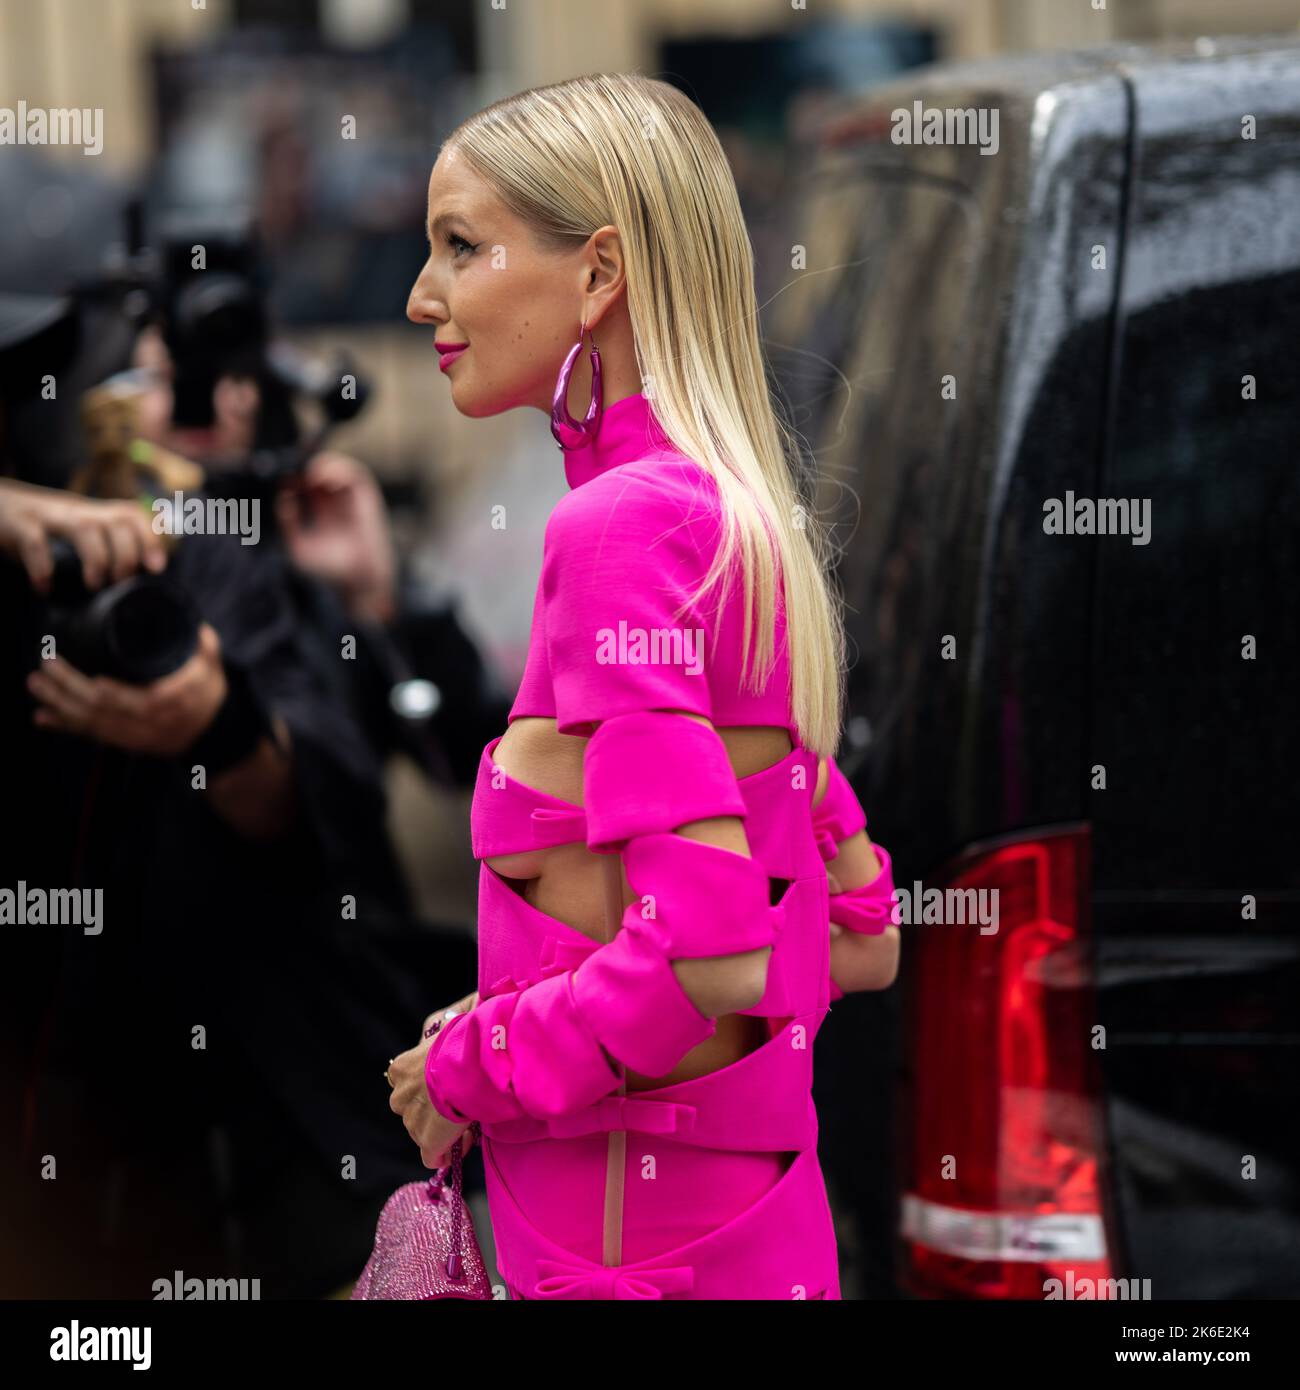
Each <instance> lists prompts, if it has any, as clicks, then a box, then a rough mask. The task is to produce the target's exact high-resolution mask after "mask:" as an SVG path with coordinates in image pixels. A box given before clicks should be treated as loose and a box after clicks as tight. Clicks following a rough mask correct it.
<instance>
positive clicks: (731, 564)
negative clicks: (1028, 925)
mask: <svg viewBox="0 0 1300 1390" xmlns="http://www.w3.org/2000/svg"><path fill="white" fill-rule="evenodd" d="M444 145H450V146H452V147H454V149H455V150H456V151H457V153H458V154H459V155H461V156H463V157H464V159H465V160H466V161H467V162H468V164H469V165H470V167H471V168H472V169H473V170H474V171H475V173H477V174H478V175H479V176H480V177H481V178H482V179H483V180H484V181H485V182H487V183H488V184H490V185H491V186H492V188H493V189H494V190H495V191H496V193H497V194H498V195H499V196H500V198H501V199H502V201H503V202H504V203H505V204H506V205H507V206H508V207H509V208H510V209H511V211H512V212H514V213H515V215H516V216H518V217H520V218H521V219H523V220H524V221H526V222H528V223H529V224H530V225H531V226H532V228H533V229H534V232H535V235H536V236H537V238H538V241H539V244H541V245H543V246H554V247H555V248H556V249H557V250H558V249H565V248H571V247H573V246H575V245H581V243H582V242H584V241H586V240H587V238H588V237H590V236H591V234H592V233H593V232H594V231H596V230H597V228H599V227H603V226H605V225H607V224H608V225H612V226H614V227H616V228H617V229H618V232H619V237H620V241H621V242H622V247H623V254H624V264H625V268H626V278H627V296H628V312H629V315H630V317H631V321H632V326H633V334H634V337H635V340H636V351H637V362H638V368H639V370H640V374H641V379H642V382H643V383H644V390H645V395H646V397H647V399H648V400H650V401H651V402H652V403H653V407H654V413H655V416H656V417H657V419H658V420H659V422H660V424H661V425H662V426H663V429H664V432H665V433H666V434H667V435H668V437H669V439H670V440H671V441H672V443H673V445H674V446H675V447H676V448H677V449H679V450H680V451H681V452H682V453H683V454H685V455H686V456H687V457H688V458H691V459H693V460H694V461H695V462H697V463H699V464H700V465H701V466H702V467H704V468H705V469H707V470H708V472H709V473H710V474H711V475H712V477H713V478H714V479H715V481H716V483H717V487H718V494H719V498H720V501H721V512H722V530H721V535H720V543H719V547H718V553H717V555H716V556H715V558H714V562H713V565H712V566H711V568H710V570H709V573H708V575H707V576H706V577H705V579H704V581H703V583H702V584H701V587H700V589H699V590H698V591H697V593H696V594H695V595H694V596H693V598H694V599H695V600H698V599H699V598H700V597H702V595H703V594H704V593H705V592H706V591H707V590H709V589H710V588H712V587H713V586H714V585H716V584H718V583H719V581H721V582H722V583H723V593H724V595H725V593H726V591H727V588H728V587H729V586H730V584H731V583H732V582H733V571H734V568H735V566H736V561H737V558H738V559H739V569H740V571H741V574H742V576H743V586H744V588H743V593H744V612H745V619H744V632H743V651H742V659H743V663H744V667H743V670H744V675H743V677H742V679H743V686H744V688H745V689H748V690H750V691H754V692H756V693H760V692H761V691H762V690H763V689H764V688H765V687H766V684H767V681H768V679H769V677H770V675H771V670H772V666H773V663H774V662H775V656H776V653H775V620H776V599H777V587H776V586H777V583H778V578H781V579H783V598H784V603H785V613H786V635H787V640H788V642H789V653H790V675H791V695H792V705H793V708H792V718H793V723H794V725H795V727H796V728H797V729H798V730H799V734H800V738H801V740H802V743H803V746H804V747H806V748H808V749H809V750H811V751H812V752H814V753H816V754H817V755H818V756H819V757H828V756H833V755H834V753H835V752H836V749H837V748H838V746H839V736H840V725H841V719H842V714H843V706H844V683H845V634H844V625H843V614H842V610H841V605H840V602H839V599H838V596H837V595H836V594H835V593H834V592H833V591H832V588H831V585H830V583H829V579H828V575H829V570H830V560H831V552H830V549H829V543H828V541H827V538H826V536H825V534H824V532H823V531H822V530H821V528H820V526H818V525H816V524H815V522H814V519H813V518H812V517H811V516H810V514H809V511H808V509H807V508H806V507H805V506H804V504H803V502H802V500H801V498H800V496H799V492H798V489H797V487H796V485H795V481H794V479H795V476H796V469H797V467H798V460H799V451H798V443H797V440H796V438H795V435H794V433H793V431H792V430H791V429H790V428H789V427H788V425H787V424H786V423H785V422H784V420H782V419H780V418H779V417H778V414H777V411H776V409H775V408H774V405H773V402H772V398H771V394H770V392H769V390H768V386H767V380H766V376H765V372H764V360H763V352H762V348H761V346H760V343H759V337H758V307H757V303H756V296H755V290H754V251H753V246H752V244H751V242H750V239H749V232H748V229H747V228H746V226H745V220H744V216H743V214H742V212H741V207H740V198H739V195H738V193H737V191H736V183H735V179H734V177H733V175H732V172H731V166H730V165H729V163H728V162H727V158H726V155H725V154H724V153H723V149H722V146H721V144H720V143H719V141H718V137H717V135H716V133H715V132H714V130H713V127H712V126H711V125H710V124H709V122H708V120H707V119H706V118H705V116H704V113H703V112H702V111H701V110H700V109H699V107H698V106H696V105H695V103H694V102H692V101H691V100H690V99H689V98H688V97H687V96H685V95H684V94H683V93H682V92H681V91H679V90H678V89H677V88H676V87H674V86H672V85H671V84H670V83H667V82H662V81H659V80H658V79H655V78H650V77H645V76H642V75H641V74H639V73H598V74H594V75H590V76H585V77H575V78H571V79H569V80H568V81H564V82H557V83H554V84H551V85H549V86H545V87H535V88H532V89H530V90H529V91H525V92H520V93H518V94H517V95H515V96H512V97H507V98H504V99H503V100H501V101H497V102H494V103H493V104H492V105H491V106H488V107H485V108H484V109H483V110H482V111H479V112H477V113H476V114H475V115H473V116H471V117H470V118H469V119H468V120H466V121H465V122H464V123H463V124H462V125H460V126H459V127H457V129H456V130H455V131H453V132H452V134H451V135H450V136H448V138H447V140H446V141H445V142H444ZM755 597H757V613H756V614H755ZM755 629H757V645H756V646H755ZM758 668H761V672H760V670H759V669H758Z"/></svg>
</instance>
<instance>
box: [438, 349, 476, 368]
mask: <svg viewBox="0 0 1300 1390" xmlns="http://www.w3.org/2000/svg"><path fill="white" fill-rule="evenodd" d="M433 346H434V350H435V351H436V352H437V353H438V368H439V370H440V371H444V372H445V371H446V370H447V368H448V367H450V366H451V364H452V363H453V362H454V361H455V360H456V359H457V358H458V357H459V356H460V355H461V353H462V352H464V351H465V350H466V349H467V348H468V347H469V344H468V343H434V345H433Z"/></svg>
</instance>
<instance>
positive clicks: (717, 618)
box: [426, 395, 840, 1299]
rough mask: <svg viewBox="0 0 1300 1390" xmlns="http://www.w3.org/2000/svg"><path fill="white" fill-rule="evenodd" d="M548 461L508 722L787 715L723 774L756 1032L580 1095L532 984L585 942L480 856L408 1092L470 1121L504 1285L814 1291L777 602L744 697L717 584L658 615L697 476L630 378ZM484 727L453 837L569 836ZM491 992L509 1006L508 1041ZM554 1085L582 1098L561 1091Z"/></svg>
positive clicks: (558, 1291) (812, 1028)
mask: <svg viewBox="0 0 1300 1390" xmlns="http://www.w3.org/2000/svg"><path fill="white" fill-rule="evenodd" d="M564 463H565V473H566V478H567V480H568V483H569V489H570V490H569V492H568V493H567V494H566V495H565V497H563V498H562V499H561V500H560V502H559V503H558V504H557V506H556V508H555V510H554V512H553V513H552V516H551V518H550V519H549V521H548V524H547V530H546V543H545V548H544V557H543V565H542V573H541V580H540V583H539V585H538V589H537V595H536V600H535V605H534V610H533V625H532V632H531V642H530V648H529V655H528V660H527V665H526V669H525V672H524V676H523V680H522V683H521V685H520V688H519V693H518V696H517V698H516V700H515V702H514V706H513V708H512V709H511V712H510V716H509V719H510V722H513V721H514V720H515V719H518V718H521V717H524V716H541V717H549V718H553V719H556V720H557V728H558V730H559V732H561V733H571V734H577V735H585V734H588V733H590V731H591V730H592V728H593V727H594V726H595V725H596V724H597V723H598V722H599V721H601V720H603V719H610V718H613V717H614V716H616V715H626V714H629V713H632V712H633V711H637V710H689V711H692V712H696V713H700V714H703V715H706V716H707V717H709V718H710V719H711V720H712V722H713V724H714V726H715V727H719V728H725V727H727V726H734V725H769V726H770V725H775V726H779V727H783V728H785V729H787V730H788V731H789V733H790V737H791V741H792V743H793V745H794V746H793V749H792V751H791V752H790V753H789V754H788V755H787V756H786V757H784V758H783V759H781V761H779V762H778V763H776V764H774V765H773V766H771V767H768V768H766V769H764V770H763V771H761V772H758V773H756V774H754V775H753V776H749V777H744V778H741V779H739V781H738V783H737V786H738V788H739V791H740V794H741V796H742V797H743V802H744V806H745V808H746V814H745V819H744V824H745V831H746V835H747V837H748V841H749V846H750V851H751V854H752V855H753V857H754V859H755V860H756V861H758V862H759V863H760V864H761V865H762V867H763V868H764V869H765V870H766V872H767V874H768V875H769V877H770V878H771V879H772V880H774V881H775V882H774V884H773V888H772V894H771V897H772V901H773V902H778V900H779V905H778V912H779V915H780V919H781V927H780V931H779V934H778V936H777V939H776V942H775V945H774V947H773V950H772V954H771V957H770V962H769V967H768V977H767V990H766V993H765V994H764V996H763V998H762V1000H761V1001H760V1002H759V1003H758V1004H757V1005H755V1006H754V1007H753V1008H750V1009H746V1010H743V1012H744V1013H746V1014H754V1015H758V1016H760V1017H762V1018H764V1019H765V1020H766V1021H767V1031H768V1035H769V1038H768V1041H767V1043H766V1044H765V1045H763V1046H762V1047H760V1048H758V1049H757V1050H756V1051H754V1052H751V1053H749V1054H748V1055H747V1056H745V1057H742V1058H741V1059H740V1060H739V1061H736V1062H734V1063H732V1064H730V1065H729V1066H726V1067H723V1068H722V1069H720V1070H718V1071H714V1072H712V1073H710V1074H709V1075H706V1076H702V1077H699V1078H698V1079H695V1080H690V1081H683V1082H679V1083H677V1084H676V1085H669V1086H663V1087H660V1088H658V1089H655V1090H643V1091H632V1092H630V1093H628V1094H626V1095H620V1094H617V1093H616V1092H617V1088H618V1076H617V1073H615V1072H611V1073H610V1075H609V1077H608V1078H607V1081H608V1090H607V1092H606V1093H604V1094H595V1095H594V1096H593V1092H599V1091H600V1090H601V1087H602V1086H603V1085H604V1084H605V1082H602V1081H597V1083H596V1084H595V1085H594V1086H586V1089H585V1090H582V1091H581V1092H579V1091H578V1086H579V1083H578V1081H577V1079H576V1078H575V1076H574V1074H573V1072H572V1070H571V1069H570V1067H569V1066H568V1065H567V1064H566V1061H565V1057H566V1054H565V1051H564V1047H565V1039H566V1036H567V1033H566V1030H571V1029H574V1028H575V1027H577V1026H578V1025H575V1023H574V1021H573V1018H572V1015H571V1013H570V1012H564V1010H563V1009H560V1006H559V1005H558V1004H557V1003H554V1002H553V1001H557V1000H559V999H560V998H561V995H560V994H559V993H557V988H560V987H562V986H561V985H560V983H559V982H556V981H554V980H553V977H555V976H557V975H564V974H566V973H570V972H573V971H574V970H575V968H576V967H577V966H579V965H580V964H581V963H582V962H583V961H584V960H586V959H587V958H588V957H589V956H590V955H591V954H592V953H593V952H594V951H597V950H599V949H601V943H599V942H596V941H593V940H592V939H591V938H590V937H588V936H587V935H585V934H584V933H582V932H580V931H578V930H576V929H574V928H572V927H570V926H568V925H566V924H565V923H563V922H560V921H558V920H556V919H555V918H552V917H550V916H548V915H546V914H545V913H543V912H541V911H539V910H537V909H536V908H534V907H533V906H531V905H530V904H529V903H527V902H526V901H525V900H524V899H523V898H522V897H520V896H519V894H518V893H516V892H515V891H514V890H512V889H511V888H510V887H509V886H508V884H507V882H506V880H504V879H502V878H501V877H500V876H499V875H498V874H497V873H496V872H495V871H494V870H493V869H492V868H490V867H489V866H488V865H487V864H486V863H480V873H479V915H478V990H479V996H480V1005H479V1007H478V1008H477V1009H475V1010H472V1011H471V1012H470V1013H469V1014H465V1015H462V1016H460V1017H457V1018H454V1019H452V1020H451V1021H450V1022H449V1023H448V1024H446V1025H445V1026H444V1027H443V1029H442V1030H441V1032H440V1033H439V1034H438V1036H437V1037H436V1039H435V1043H434V1046H433V1047H432V1048H431V1049H430V1052H429V1055H428V1064H427V1068H426V1075H427V1078H428V1084H429V1093H430V1096H431V1098H432V1100H433V1102H434V1105H435V1107H436V1108H437V1109H438V1110H439V1111H440V1112H441V1113H443V1114H444V1115H447V1116H449V1117H451V1118H454V1119H456V1120H457V1121H464V1120H466V1119H478V1120H480V1123H481V1126H482V1135H483V1144H482V1153H483V1162H484V1171H485V1175H486V1183H487V1195H488V1202H489V1207H490V1211H491V1216H492V1227H493V1232H494V1236H495V1240H496V1249H497V1259H498V1265H499V1267H500V1270H501V1273H502V1275H503V1277H504V1279H505V1280H506V1283H507V1285H508V1288H509V1290H510V1293H511V1296H512V1297H516V1298H518V1297H522V1298H581V1299H586V1298H651V1299H652V1298H670V1299H715V1298H723V1299H733V1298H735V1299H778V1298H779V1299H798V1298H821V1299H837V1298H839V1297H840V1286H839V1272H838V1261H837V1253H836V1243H835V1235H834V1230H833V1225H832V1220H831V1212H830V1207H829V1203H828V1201H827V1196H826V1188H825V1183H824V1180H823V1177H822V1172H821V1168H820V1166H819V1164H818V1160H817V1152H816V1143H817V1116H816V1112H815V1109H814V1106H813V1100H812V1076H813V1042H814V1039H815V1038H816V1036H817V1032H818V1029H819V1028H820V1026H821V1023H822V1020H823V1019H824V1018H825V1016H826V1013H827V1009H828V1007H829V1002H830V997H831V982H830V978H829V932H828V894H827V878H826V866H825V863H824V857H825V853H826V851H825V849H823V848H822V847H820V846H819V840H818V835H817V834H816V833H815V831H814V825H813V816H812V811H811V802H812V797H813V793H814V790H815V787H816V784H817V764H818V760H817V756H816V755H815V754H814V753H812V752H810V751H808V750H807V749H805V748H803V747H801V746H800V742H799V734H798V731H797V729H795V728H794V726H793V724H792V720H791V704H790V676H789V664H788V652H787V649H786V643H785V628H784V615H783V613H782V612H780V609H779V608H778V626H777V632H776V640H777V653H778V660H777V664H776V667H775V670H774V672H773V675H772V677H771V679H770V680H769V682H768V684H767V687H766V689H765V690H764V692H763V693H762V694H760V695H756V694H753V693H750V692H747V691H742V690H741V688H740V671H741V633H742V625H743V609H742V586H741V585H740V583H739V582H737V583H736V585H735V586H734V587H733V590H732V592H731V593H730V594H729V595H728V597H727V599H726V602H725V603H724V604H723V605H722V606H721V607H720V608H718V607H717V596H716V592H715V594H714V595H711V596H710V602H711V603H712V604H713V607H711V608H710V607H709V606H708V605H705V606H704V607H703V608H701V609H699V610H696V611H695V613H694V615H693V618H691V619H686V620H683V619H681V618H677V617H675V616H674V614H675V611H676V608H677V606H678V604H680V603H681V602H682V601H683V600H684V599H685V598H686V596H687V595H688V594H689V593H691V592H693V590H694V588H695V586H696V584H697V582H698V580H699V579H701V578H702V577H703V576H704V574H705V573H706V571H707V569H708V564H709V561H710V560H711V559H712V557H713V555H714V553H715V549H714V548H715V547H716V544H717V538H718V534H719V512H718V506H717V499H716V491H715V485H714V483H713V481H712V479H711V478H710V477H709V475H708V474H707V473H706V472H705V471H704V470H703V469H702V468H701V467H700V466H699V465H697V464H695V463H694V462H692V461H691V460H690V459H688V458H686V457H684V456H683V455H682V454H681V453H679V452H677V451H676V450H675V449H674V448H673V447H672V445H671V444H670V443H669V442H668V440H667V438H666V436H664V434H663V432H662V430H661V429H660V428H659V425H658V423H657V421H656V420H655V418H654V415H653V412H652V410H651V407H650V404H649V402H648V401H647V399H646V397H645V396H644V395H635V396H630V397H627V398H625V399H624V400H621V401H618V402H616V403H615V404H614V405H612V406H610V407H608V408H607V409H606V410H605V411H604V414H603V418H602V420H601V423H600V429H599V433H598V436H597V439H596V441H595V443H594V444H592V445H588V446H586V447H584V448H582V449H580V450H574V451H570V452H568V453H566V454H565V457H564ZM593 618H594V619H595V620H597V621H600V622H601V623H602V629H601V630H606V629H607V635H608V637H609V640H610V642H611V659H610V661H609V662H608V664H606V665H603V666H599V667H593V664H592V662H591V660H590V657H589V655H587V653H586V650H585V649H584V651H583V652H582V653H581V656H582V657H584V658H585V659H580V654H579V652H578V647H579V645H580V644H582V643H589V642H590V632H591V631H592V630H593V629H592V622H593ZM682 621H693V622H695V623H697V624H698V629H699V631H700V632H701V633H702V634H703V636H704V638H705V643H704V647H703V650H702V651H696V652H692V653H690V654H689V661H688V660H686V659H685V658H684V659H683V660H679V661H677V662H676V663H674V662H673V661H670V660H660V661H658V662H656V661H654V660H650V659H647V652H646V650H645V649H644V648H642V649H641V650H640V655H639V656H638V655H637V648H636V640H637V636H636V635H637V633H638V632H642V633H644V632H646V631H648V630H652V629H655V628H661V629H663V628H667V627H669V626H670V625H680V624H681V622H682ZM715 637H716V647H715V646H713V645H712V644H713V641H714V638H715ZM681 655H682V654H681V653H679V656H681ZM691 661H693V662H694V663H695V664H694V665H693V666H692V665H690V664H689V663H690V662H691ZM675 722H676V723H678V724H689V723H690V722H691V721H688V720H677V721H675ZM697 727H698V726H697ZM499 741H500V739H499V738H497V739H493V740H492V742H491V743H489V744H488V746H487V747H486V748H485V749H484V750H483V755H482V760H481V763H480V768H479V775H478V783H477V787H476V790H475V795H474V802H473V810H472V816H471V828H472V839H473V851H474V855H475V857H476V858H477V859H479V860H480V861H483V860H486V859H488V858H490V857H492V856H496V855H504V854H513V853H519V852H523V851H530V850H537V849H540V848H545V847H548V846H553V845H560V844H565V843H569V842H573V841H586V839H587V823H586V817H585V814H584V811H583V808H582V807H581V806H577V805H574V804H572V803H569V802H566V801H561V800H558V799H557V798H555V797H553V796H548V795H546V794H544V793H542V792H539V791H535V790H534V789H532V788H531V787H528V786H525V785H524V784H523V783H521V782H518V781H516V780H515V779H513V778H511V777H509V776H507V775H506V774H505V773H504V771H502V770H501V769H500V768H498V767H497V766H496V765H495V764H494V762H493V760H492V755H493V753H494V751H495V749H496V745H497V743H498V742H499ZM681 823H684V821H683V822H681ZM831 852H833V850H832V851H831ZM787 885H788V886H787ZM542 982H547V983H545V984H543V983H542ZM538 986H540V989H538V988H536V987H538ZM553 986H555V988H553ZM521 991H522V993H519V992H521ZM563 999H564V1000H565V1001H566V1002H565V1005H564V1009H571V1003H570V1002H569V996H568V995H567V994H565V995H564V996H563ZM485 1004H487V1006H488V1007H487V1008H486V1009H485V1007H484V1005H485ZM493 1009H497V1010H499V1011H500V1014H501V1017H502V1018H504V1017H506V1016H507V1015H508V1017H509V1019H510V1027H511V1034H510V1045H509V1048H508V1050H503V1049H501V1048H500V1046H499V1035H501V1034H503V1033H504V1025H503V1024H500V1023H495V1024H494V1021H493V1019H494V1015H493V1013H492V1010H493ZM530 1009H531V1010H532V1012H530ZM561 1014H563V1016H562V1017H561ZM651 1074H653V1073H651ZM583 1084H584V1085H585V1083H583ZM566 1088H567V1089H566ZM574 1094H580V1095H581V1097H582V1099H581V1102H580V1103H578V1104H576V1105H572V1106H571V1104H570V1100H569V1099H568V1097H570V1096H571V1095H574ZM618 1129H621V1130H625V1131H626V1136H627V1137H626V1158H625V1168H624V1173H623V1205H622V1263H621V1264H618V1265H615V1266H612V1267H611V1266H606V1265H603V1264H602V1263H601V1257H602V1233H603V1231H604V1225H605V1220H606V1210H605V1202H606V1179H607V1173H606V1164H607V1155H608V1147H609V1145H608V1135H609V1131H611V1130H618Z"/></svg>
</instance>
